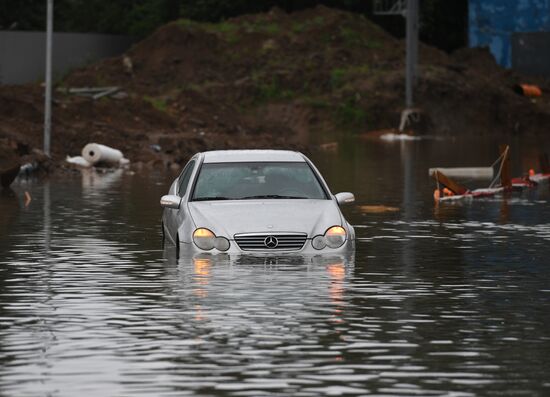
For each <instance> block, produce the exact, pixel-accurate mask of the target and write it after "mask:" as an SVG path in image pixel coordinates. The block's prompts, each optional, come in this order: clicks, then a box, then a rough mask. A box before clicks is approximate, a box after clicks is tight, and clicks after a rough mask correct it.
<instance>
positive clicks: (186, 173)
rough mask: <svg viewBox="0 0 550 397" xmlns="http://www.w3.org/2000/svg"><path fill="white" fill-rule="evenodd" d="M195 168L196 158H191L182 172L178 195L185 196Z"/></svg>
mask: <svg viewBox="0 0 550 397" xmlns="http://www.w3.org/2000/svg"><path fill="white" fill-rule="evenodd" d="M193 168H195V160H191V161H190V162H189V163H187V165H186V166H185V169H184V170H183V172H182V173H181V176H180V181H179V186H178V196H180V197H183V196H185V192H186V191H187V185H189V179H191V174H192V173H193Z"/></svg>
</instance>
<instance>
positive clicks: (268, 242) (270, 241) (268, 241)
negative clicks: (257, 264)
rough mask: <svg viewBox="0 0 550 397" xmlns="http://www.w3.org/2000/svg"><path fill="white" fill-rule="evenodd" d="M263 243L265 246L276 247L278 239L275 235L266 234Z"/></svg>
mask: <svg viewBox="0 0 550 397" xmlns="http://www.w3.org/2000/svg"><path fill="white" fill-rule="evenodd" d="M264 245H265V246H266V247H267V248H277V246H278V245H279V240H277V237H275V236H267V237H266V238H265V240H264Z"/></svg>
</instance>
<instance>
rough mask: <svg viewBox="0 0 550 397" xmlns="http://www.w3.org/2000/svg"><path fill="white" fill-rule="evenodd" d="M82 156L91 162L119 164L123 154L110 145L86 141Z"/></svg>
mask: <svg viewBox="0 0 550 397" xmlns="http://www.w3.org/2000/svg"><path fill="white" fill-rule="evenodd" d="M82 157H84V158H85V159H86V160H87V161H88V162H89V163H91V164H97V163H107V164H119V163H120V160H122V158H123V155H122V152H121V151H120V150H117V149H113V148H112V147H109V146H105V145H100V144H98V143H88V144H87V145H86V146H84V148H83V149H82Z"/></svg>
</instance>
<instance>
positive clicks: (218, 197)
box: [193, 196, 235, 201]
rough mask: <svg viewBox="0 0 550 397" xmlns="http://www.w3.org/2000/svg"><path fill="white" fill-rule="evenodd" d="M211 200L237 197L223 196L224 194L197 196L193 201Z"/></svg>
mask: <svg viewBox="0 0 550 397" xmlns="http://www.w3.org/2000/svg"><path fill="white" fill-rule="evenodd" d="M210 200H235V199H231V198H229V197H222V196H207V197H197V198H194V199H193V201H210Z"/></svg>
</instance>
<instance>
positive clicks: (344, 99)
mask: <svg viewBox="0 0 550 397" xmlns="http://www.w3.org/2000/svg"><path fill="white" fill-rule="evenodd" d="M404 60H405V59H404V45H403V42H402V41H401V40H397V39H395V38H394V37H392V36H390V35H389V34H387V33H386V32H384V31H383V30H382V29H380V28H379V27H378V26H376V25H375V24H373V23H372V22H370V21H369V20H367V19H366V18H364V17H362V16H360V15H357V14H352V13H348V12H344V11H338V10H333V9H330V8H326V7H323V6H319V7H316V8H313V9H309V10H304V11H300V12H295V13H291V14H287V13H285V12H283V11H281V10H278V9H274V10H272V11H271V12H269V13H264V14H257V15H245V16H241V17H238V18H234V19H229V20H227V21H224V22H222V23H218V24H208V23H197V22H193V21H189V20H180V21H176V22H173V23H170V24H168V25H166V26H164V27H161V28H160V29H158V30H157V31H156V32H155V33H154V34H152V35H151V36H150V37H148V38H147V39H145V40H143V41H142V42H140V43H138V44H136V45H135V46H134V47H132V48H131V49H130V50H129V51H128V52H127V53H126V54H124V55H123V56H121V57H117V58H112V59H106V60H103V61H101V62H98V63H97V64H94V65H92V66H89V67H86V68H82V69H79V70H76V71H74V72H73V73H71V75H70V76H68V77H67V78H66V79H65V80H64V81H63V82H61V83H60V87H81V86H111V85H116V86H119V87H122V89H123V90H124V92H126V93H127V94H128V95H127V97H126V98H125V99H114V98H110V97H109V98H107V97H106V98H102V99H100V100H96V101H93V100H91V99H89V98H80V97H75V96H70V95H67V94H64V93H61V92H56V96H55V99H56V102H55V106H54V119H53V121H54V140H53V152H54V156H55V158H57V159H62V158H64V156H65V155H66V154H77V153H79V151H80V148H81V147H82V146H83V145H84V144H85V143H87V142H90V141H95V142H99V143H104V144H107V145H112V146H115V147H118V148H120V149H122V150H123V151H124V152H125V154H126V155H127V157H129V158H131V159H132V160H133V161H134V162H135V161H138V162H146V163H151V164H153V163H158V164H167V163H170V162H177V163H182V162H184V161H185V160H186V159H187V157H188V156H189V155H190V154H191V153H192V152H194V151H196V150H204V149H213V148H234V147H287V148H288V147H300V148H303V147H304V144H305V143H306V142H315V141H319V140H322V138H319V137H320V136H322V135H323V132H324V131H342V130H352V131H357V132H362V131H368V130H377V129H384V128H395V127H397V126H398V123H399V116H400V112H401V111H402V110H403V107H404V106H403V102H404V100H403V97H404ZM419 71H420V74H419V79H418V85H417V88H416V91H415V101H416V103H417V106H418V107H419V108H421V109H422V110H423V112H424V114H426V115H427V116H428V118H429V121H430V122H429V123H428V124H426V126H427V127H426V128H425V129H427V132H430V133H439V134H441V133H445V134H465V133H471V134H480V133H481V134H486V133H492V132H498V133H540V132H545V131H543V129H544V126H545V125H547V124H548V121H549V120H550V102H549V101H548V99H546V97H544V96H543V98H539V99H537V100H536V101H533V100H530V99H528V98H525V97H522V96H519V95H517V94H515V93H514V92H513V89H512V88H513V86H514V85H515V84H516V83H518V82H522V79H521V77H520V76H517V75H516V74H514V73H512V72H510V71H505V70H503V69H501V68H499V67H498V66H497V65H496V63H495V62H494V60H493V59H492V57H491V56H490V54H489V53H488V51H486V50H471V49H469V50H461V51H458V52H456V53H454V54H453V55H451V56H449V55H447V54H445V53H443V52H441V51H439V50H436V49H434V48H431V47H428V46H424V45H422V46H421V49H420V66H419ZM539 83H541V84H545V83H544V82H539ZM41 133H42V91H41V89H40V88H39V87H37V86H25V87H1V88H0V137H2V136H10V137H11V138H10V139H15V140H16V141H18V142H23V143H24V144H25V145H29V147H40V145H41ZM159 149H160V150H159Z"/></svg>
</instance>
